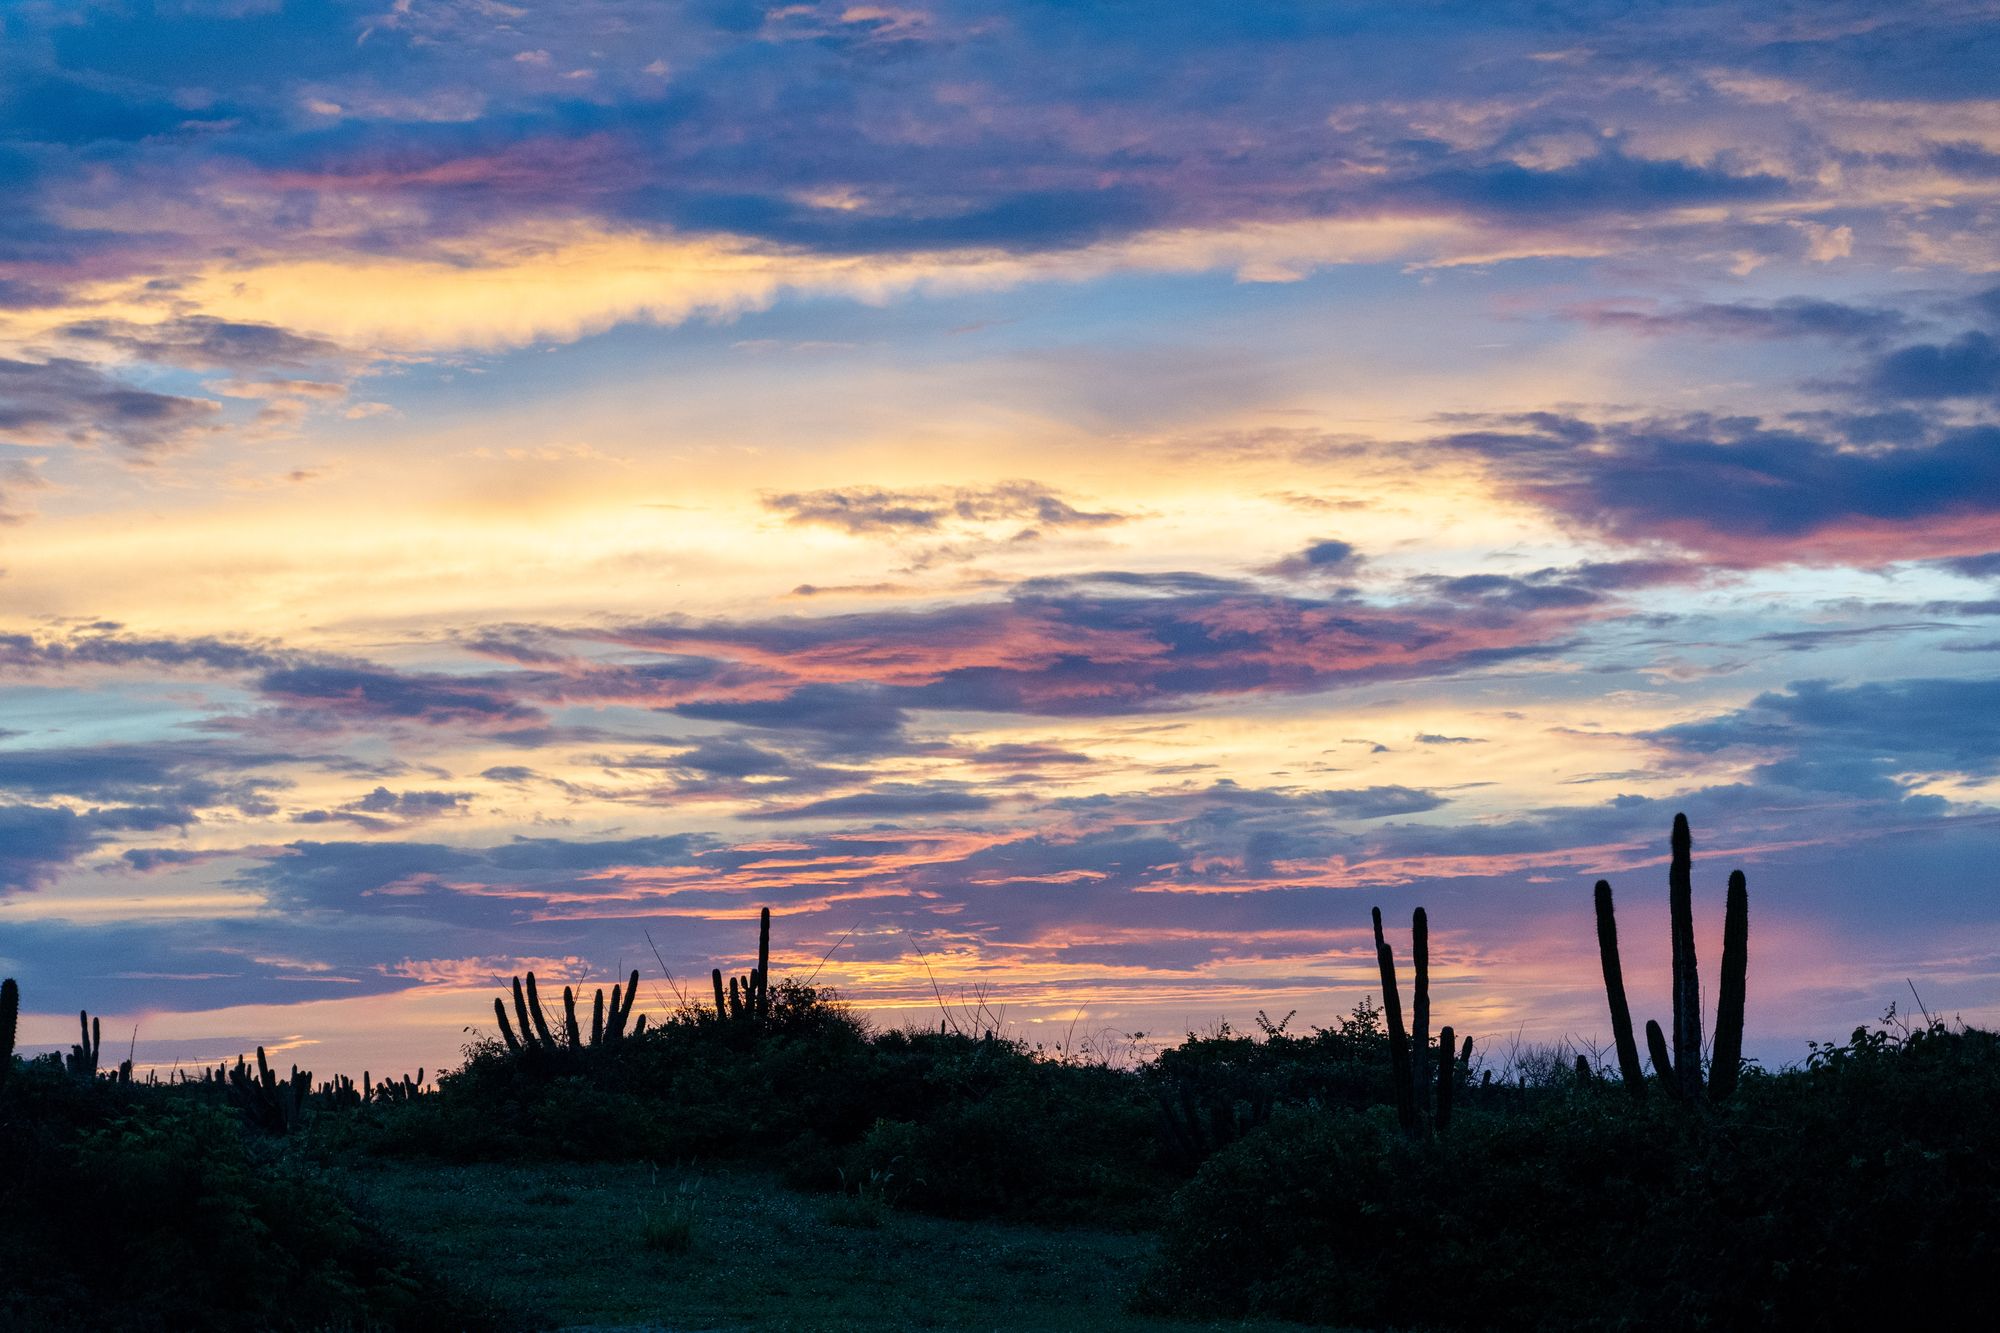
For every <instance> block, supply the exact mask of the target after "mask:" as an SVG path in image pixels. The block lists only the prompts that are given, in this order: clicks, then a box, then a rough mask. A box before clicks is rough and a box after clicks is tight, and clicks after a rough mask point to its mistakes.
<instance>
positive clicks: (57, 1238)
mask: <svg viewBox="0 0 2000 1333" xmlns="http://www.w3.org/2000/svg"><path fill="white" fill-rule="evenodd" d="M0 1216H5V1217H7V1218H9V1219H16V1221H15V1222H13V1223H11V1224H10V1225H8V1226H6V1227H4V1228H0V1326H4V1327H7V1328H10V1329H43V1328H46V1329H75V1328H93V1329H134V1330H147V1329H162V1330H165V1329H184V1328H215V1329H345V1328H354V1329H361V1328H383V1329H390V1328H413V1329H432V1328H439V1327H452V1328H483V1327H489V1326H494V1325H495V1321H494V1320H493V1319H492V1318H491V1317H490V1316H489V1315H488V1313H487V1312H486V1311H484V1310H483V1309H481V1308H480V1307H479V1306H478V1305H477V1304H476V1303H475V1302H472V1301H470V1300H467V1299H465V1298H463V1297H461V1296H457V1295H454V1294H453V1293H452V1292H451V1291H450V1290H449V1289H447V1288H446V1287H445V1286H444V1285H443V1284H442V1283H440V1282H439V1281H437V1280H436V1279H435V1278H434V1277H433V1276H432V1275H430V1274H429V1273H427V1272H426V1271H425V1270H424V1269H423V1268H422V1267H421V1266H419V1265H418V1264H417V1263H416V1262H414V1261H413V1260H412V1259H411V1258H410V1256H409V1255H408V1254H407V1253H406V1252H405V1251H404V1250H403V1249H402V1248H401V1247H400V1246H398V1245H397V1244H396V1243H395V1242H393V1241H392V1240H391V1239H390V1238H389V1237H387V1236H386V1235H385V1234H384V1233H383V1232H382V1231H381V1230H380V1229H379V1228H378V1227H376V1226H375V1225H373V1224H372V1223H370V1222H368V1221H367V1220H366V1219H365V1218H364V1217H363V1216H362V1214H361V1213H359V1212H358V1211H357V1210H356V1209H355V1208H354V1207H353V1205H352V1204H351V1202H350V1201H349V1199H348V1197H347V1195H346V1193H345V1192H344V1191H343V1190H342V1189H341V1188H340V1187H339V1185H338V1183H337V1181H336V1179H335V1178H334V1177H333V1176H332V1175H331V1174H330V1173H329V1172H327V1171H325V1170H324V1169H322V1168H319V1167H317V1166H315V1165H313V1164H312V1163H311V1162H310V1161H309V1160H307V1159H306V1158H304V1157H302V1156H301V1155H299V1154H296V1153H289V1152H285V1151H283V1150H282V1149H281V1148H279V1147H278V1146H277V1145H275V1144H273V1143H271V1142H269V1141H265V1140H260V1139H257V1138H254V1137H252V1136H250V1135H246V1134H244V1133H242V1132H241V1131H240V1129H239V1122H238V1121H237V1120H236V1118H235V1117H233V1116H232V1115H230V1114H229V1113H228V1112H227V1111H225V1110H224V1109H222V1108H221V1107H220V1106H218V1105H216V1104H214V1103H213V1102H212V1101H210V1100H208V1099H206V1098H202V1097H199V1096H190V1095H186V1090H185V1089H184V1088H176V1087H171V1086H164V1085H153V1086H148V1085H145V1084H134V1083H132V1082H131V1081H130V1080H129V1079H127V1080H118V1079H115V1078H95V1079H91V1080H89V1081H82V1080H79V1079H78V1078H77V1077H76V1076H75V1075H74V1074H73V1073H72V1071H71V1070H70V1069H69V1068H67V1067H66V1064H65V1062H63V1061H59V1060H55V1059H41V1060H33V1061H29V1062H27V1063H25V1064H17V1065H16V1066H15V1067H14V1068H13V1069H12V1070H11V1071H10V1074H9V1077H8V1079H7V1086H6V1089H5V1095H4V1097H3V1098H0Z"/></svg>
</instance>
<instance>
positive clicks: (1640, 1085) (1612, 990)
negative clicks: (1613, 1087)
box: [1596, 879, 1646, 1102]
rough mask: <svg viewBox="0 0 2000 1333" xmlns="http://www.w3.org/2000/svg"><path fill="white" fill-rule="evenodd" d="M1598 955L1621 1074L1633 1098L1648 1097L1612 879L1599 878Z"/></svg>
mask: <svg viewBox="0 0 2000 1333" xmlns="http://www.w3.org/2000/svg"><path fill="white" fill-rule="evenodd" d="M1596 899H1597V957H1598V961H1599V962H1600V963H1602V964H1603V967H1604V997H1605V999H1607V1000H1608V1001H1610V1003H1611V1036H1612V1039H1613V1040H1614V1041H1615V1042H1616V1043H1617V1045H1618V1075H1619V1077H1620V1078H1622V1079H1623V1080H1624V1081H1625V1091H1626V1092H1628V1093H1630V1094H1631V1095H1632V1100H1633V1101H1635V1102H1642V1101H1644V1100H1646V1067H1645V1066H1644V1065H1642V1064H1640V1063H1639V1043H1638V1042H1637V1041H1636V1040H1635V1039H1634V1038H1633V1035H1632V1010H1631V1008H1630V1007H1629V1006H1628V1005H1627V1004H1626V1003H1625V968H1624V965H1623V964H1622V963H1621V962H1620V961H1619V958H1618V918H1617V915H1616V913H1615V912H1614V910H1613V908H1612V903H1611V881H1609V880H1604V879H1600V880H1598V881H1597V893H1596Z"/></svg>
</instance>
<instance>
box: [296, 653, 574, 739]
mask: <svg viewBox="0 0 2000 1333" xmlns="http://www.w3.org/2000/svg"><path fill="white" fill-rule="evenodd" d="M257 688H258V690H259V691H260V692H261V693H262V694H263V695H264V696H265V697H266V698H269V699H271V700H273V701H275V702H277V703H280V704H282V705H284V706H285V707H286V708H287V709H288V710H289V711H290V712H291V713H292V715H294V716H296V717H298V718H300V719H301V720H311V719H324V720H327V721H334V720H338V721H340V722H342V723H355V724H358V723H363V722H366V721H369V720H377V721H410V722H423V723H430V724H434V725H445V724H453V723H473V724H481V725H498V724H520V723H523V722H533V721H537V720H539V719H540V717H541V713H540V712H539V710H537V709H535V708H533V707H531V706H529V705H527V704H524V703H521V702H519V701H518V700H516V699H513V698H511V697H509V695H508V693H507V687H506V683H505V682H503V681H497V680H493V679H476V678H464V677H455V676H445V675H435V674H432V675H411V674H404V673H398V672H393V671H386V670H381V669H378V668H374V667H362V666H345V665H302V666H289V667H283V668H280V669H278V670H274V671H267V672H265V673H264V674H263V675H262V676H260V677H258V679H257Z"/></svg>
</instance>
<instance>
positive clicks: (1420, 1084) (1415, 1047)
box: [1410, 907, 1432, 1125]
mask: <svg viewBox="0 0 2000 1333" xmlns="http://www.w3.org/2000/svg"><path fill="white" fill-rule="evenodd" d="M1410 955H1411V966H1412V970H1413V972H1414V974H1415V975H1414V976H1413V977H1412V978H1411V981H1410V1094H1411V1097H1412V1099H1413V1100H1414V1101H1415V1103H1416V1109H1417V1121H1418V1123H1419V1124H1425V1125H1427V1124H1429V1123H1430V1118H1431V1063H1432V1062H1431V922H1430V917H1429V916H1428V915H1427V914H1426V913H1425V912H1424V909H1423V908H1421V907H1419V908H1418V909H1417V910H1416V911H1415V912H1413V913H1411V914H1410Z"/></svg>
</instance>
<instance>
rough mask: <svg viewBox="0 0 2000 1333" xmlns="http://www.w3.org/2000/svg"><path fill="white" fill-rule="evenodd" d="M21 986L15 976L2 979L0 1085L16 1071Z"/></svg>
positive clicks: (0, 1000) (0, 987) (0, 1003)
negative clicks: (15, 1036)
mask: <svg viewBox="0 0 2000 1333" xmlns="http://www.w3.org/2000/svg"><path fill="white" fill-rule="evenodd" d="M20 1020H21V988H20V986H18V985H16V984H15V981H14V978H12V977H8V978H7V979H6V980H5V981H0V1086H4V1085H5V1084H6V1082H7V1076H8V1075H9V1074H11V1073H13V1072H14V1034H15V1033H16V1032H17V1031H19V1030H20Z"/></svg>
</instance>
